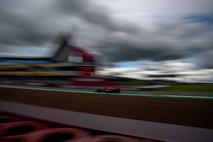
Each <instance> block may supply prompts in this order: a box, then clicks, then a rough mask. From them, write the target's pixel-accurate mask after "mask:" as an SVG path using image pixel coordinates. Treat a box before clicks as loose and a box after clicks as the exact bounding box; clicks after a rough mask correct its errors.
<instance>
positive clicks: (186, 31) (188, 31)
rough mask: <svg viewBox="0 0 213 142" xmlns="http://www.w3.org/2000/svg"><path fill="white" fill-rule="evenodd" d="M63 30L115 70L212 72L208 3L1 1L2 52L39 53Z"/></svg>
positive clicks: (212, 23) (212, 7)
mask: <svg viewBox="0 0 213 142" xmlns="http://www.w3.org/2000/svg"><path fill="white" fill-rule="evenodd" d="M63 32H66V33H72V34H73V37H74V40H75V44H78V45H79V46H82V47H83V48H85V49H87V50H90V51H93V52H96V54H99V55H100V56H101V57H102V58H104V59H103V60H104V61H105V62H107V63H109V64H114V65H115V66H119V65H122V66H123V65H125V66H126V65H127V66H128V65H131V66H132V65H134V66H140V65H143V64H144V62H153V63H162V62H167V61H172V62H174V63H183V64H185V63H187V64H188V63H190V64H192V66H193V67H196V68H201V69H205V68H213V62H212V60H213V1H212V0H172V1H171V0H15V1H14V0H0V52H1V54H3V53H5V52H6V53H7V52H13V53H14V52H17V53H14V54H18V52H21V51H24V50H25V48H26V49H27V50H25V51H31V54H32V53H33V54H34V55H36V54H41V53H40V51H42V50H40V49H39V50H36V49H35V48H34V47H38V48H39V47H44V46H46V44H47V43H49V42H51V41H53V39H54V38H55V37H56V36H57V35H58V34H60V33H63ZM14 49H16V50H14ZM19 49H21V50H19ZM18 50H19V51H18ZM24 53H26V52H24Z"/></svg>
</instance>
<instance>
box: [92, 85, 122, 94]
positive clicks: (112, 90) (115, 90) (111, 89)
mask: <svg viewBox="0 0 213 142" xmlns="http://www.w3.org/2000/svg"><path fill="white" fill-rule="evenodd" d="M96 92H106V93H120V88H119V87H113V86H109V87H106V88H102V89H101V88H98V89H97V90H96Z"/></svg>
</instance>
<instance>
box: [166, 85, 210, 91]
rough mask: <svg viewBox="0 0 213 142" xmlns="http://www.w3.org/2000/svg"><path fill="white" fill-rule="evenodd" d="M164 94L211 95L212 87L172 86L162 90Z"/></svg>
mask: <svg viewBox="0 0 213 142" xmlns="http://www.w3.org/2000/svg"><path fill="white" fill-rule="evenodd" d="M162 91H166V92H198V93H199V92H206V93H211V92H212V93H213V85H172V86H169V87H166V88H164V89H162Z"/></svg>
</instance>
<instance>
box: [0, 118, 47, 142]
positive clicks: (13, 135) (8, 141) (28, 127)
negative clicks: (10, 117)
mask: <svg viewBox="0 0 213 142" xmlns="http://www.w3.org/2000/svg"><path fill="white" fill-rule="evenodd" d="M45 128H48V125H47V124H44V123H41V122H36V121H20V122H11V123H6V124H3V125H0V142H16V141H18V142H19V141H21V139H22V138H23V137H24V136H25V135H26V134H29V133H31V132H35V131H38V130H41V129H45Z"/></svg>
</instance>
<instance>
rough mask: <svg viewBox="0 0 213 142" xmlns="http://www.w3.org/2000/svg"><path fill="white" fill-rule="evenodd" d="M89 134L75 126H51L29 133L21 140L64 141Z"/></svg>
mask: <svg viewBox="0 0 213 142" xmlns="http://www.w3.org/2000/svg"><path fill="white" fill-rule="evenodd" d="M87 136H89V133H88V132H87V131H84V130H81V129H77V128H53V129H45V130H40V131H37V132H34V133H30V134H29V135H27V136H26V137H24V139H23V142H64V141H69V140H71V141H74V140H78V139H81V138H84V137H87Z"/></svg>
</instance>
